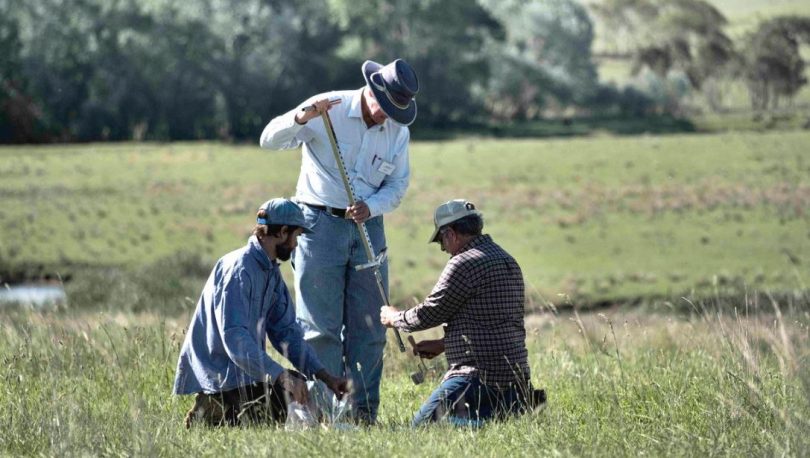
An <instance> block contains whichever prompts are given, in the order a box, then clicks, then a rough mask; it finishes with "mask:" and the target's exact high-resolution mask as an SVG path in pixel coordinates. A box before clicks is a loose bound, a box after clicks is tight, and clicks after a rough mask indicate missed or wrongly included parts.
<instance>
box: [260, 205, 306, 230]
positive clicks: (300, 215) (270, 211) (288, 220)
mask: <svg viewBox="0 0 810 458" xmlns="http://www.w3.org/2000/svg"><path fill="white" fill-rule="evenodd" d="M259 210H264V212H265V213H266V214H267V218H256V223H258V224H278V225H286V226H297V227H300V228H302V229H304V233H306V234H311V233H312V227H311V226H310V225H309V224H308V223H307V221H306V219H305V218H304V212H302V211H301V208H300V207H299V206H298V205H297V204H296V203H295V202H293V201H291V200H288V199H283V198H281V197H277V198H275V199H270V200H268V201H267V202H265V203H263V204H262V205H261V207H259Z"/></svg>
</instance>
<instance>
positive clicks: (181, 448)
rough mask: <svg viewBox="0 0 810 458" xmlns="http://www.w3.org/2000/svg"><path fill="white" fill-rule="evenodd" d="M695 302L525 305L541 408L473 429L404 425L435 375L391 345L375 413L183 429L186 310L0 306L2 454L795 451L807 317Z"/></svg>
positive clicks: (809, 379)
mask: <svg viewBox="0 0 810 458" xmlns="http://www.w3.org/2000/svg"><path fill="white" fill-rule="evenodd" d="M695 304H696V305H695V307H696V310H700V311H697V312H695V313H693V314H692V315H687V316H673V315H665V316H661V315H654V314H635V313H627V312H620V311H619V312H615V313H614V312H607V314H606V315H603V314H590V315H582V316H581V317H579V316H568V315H554V314H551V313H546V314H542V315H539V316H532V317H528V318H527V323H526V326H527V330H528V334H529V337H528V348H529V354H530V357H529V363H530V365H531V369H532V378H533V382H534V384H536V385H538V386H542V387H545V388H546V389H547V392H548V399H549V401H548V406H547V407H546V408H545V410H543V411H542V412H540V413H539V414H533V415H529V416H525V417H522V418H519V419H517V420H514V421H511V422H506V423H493V424H489V425H486V426H485V427H484V428H483V429H481V430H470V429H454V428H452V427H449V426H447V425H439V426H436V427H433V428H431V429H428V430H412V429H410V428H409V426H408V422H409V421H410V419H411V417H412V415H413V413H414V412H415V410H416V409H417V408H418V406H419V404H420V402H421V401H422V400H423V399H424V398H425V397H426V396H427V395H428V394H429V392H430V391H431V389H432V388H433V387H435V385H436V384H437V383H438V380H437V377H438V375H437V374H436V373H434V374H433V375H431V376H430V377H429V378H428V381H427V382H426V383H424V384H422V385H419V386H414V385H412V384H411V382H410V380H409V378H408V376H407V374H408V372H409V371H411V370H414V368H415V366H414V365H415V362H414V361H413V360H412V359H407V358H406V357H405V356H404V355H403V354H400V353H398V352H397V351H396V350H395V348H396V347H395V345H393V342H389V344H390V345H389V346H388V350H387V353H386V355H385V369H384V378H383V382H382V404H381V408H380V424H379V426H377V427H374V428H369V429H360V430H355V431H337V430H321V429H317V430H311V431H304V432H286V431H284V429H283V428H278V427H274V426H261V427H252V428H233V429H232V428H223V429H207V428H195V429H193V430H191V431H186V430H185V429H183V427H182V419H183V416H184V414H185V412H186V411H187V410H188V408H189V407H190V405H191V399H190V398H188V397H177V396H172V395H171V394H170V392H171V386H172V380H173V377H174V368H175V364H176V360H177V355H178V352H179V348H180V344H181V342H182V339H183V335H184V333H183V329H184V328H185V326H186V325H187V320H188V315H186V314H184V315H182V316H181V317H179V318H176V319H175V318H167V317H165V316H163V315H154V314H139V315H132V314H121V313H102V314H99V313H95V314H94V313H75V312H71V313H57V314H45V315H43V314H39V313H35V312H11V311H3V310H0V316H2V320H0V363H2V364H0V380H2V384H0V431H2V434H0V455H9V456H20V455H31V456H88V455H90V456H99V455H101V456H131V455H137V456H201V455H204V456H213V455H228V456H230V455H247V456H256V455H263V456H315V455H318V456H321V455H324V456H493V457H494V456H499V457H500V456H559V455H563V456H639V455H653V456H672V455H678V456H681V455H684V456H718V455H719V456H741V455H744V456H774V455H778V456H802V455H806V453H807V450H808V447H810V442H808V436H807V434H806V431H807V428H808V427H810V421H809V420H810V404H808V399H810V392H808V389H809V388H810V373H809V372H808V368H810V365H808V364H807V359H808V357H809V356H810V353H808V348H810V346H809V345H808V339H810V334H808V324H810V322H808V317H807V314H806V313H802V312H798V311H795V312H791V311H790V305H789V304H784V303H783V304H780V307H781V312H779V313H778V314H777V313H775V312H774V310H775V309H774V308H773V307H772V306H771V304H768V303H762V304H759V307H762V310H761V311H760V312H759V313H758V314H756V315H751V316H746V315H745V312H744V310H745V309H747V308H749V307H750V310H751V311H752V312H753V311H754V308H755V307H756V306H757V305H756V304H755V303H750V304H749V303H743V302H739V303H736V304H735V305H737V306H738V307H739V309H738V314H737V315H731V314H726V313H723V312H720V313H716V311H715V310H714V302H712V301H709V302H708V303H706V305H705V307H708V309H706V310H703V309H702V307H704V304H702V303H698V302H696V303H695ZM720 309H721V310H729V307H727V306H723V307H721V308H720ZM763 312H764V313H763ZM417 338H419V337H417ZM429 364H430V365H431V366H436V367H437V369H438V370H437V372H441V371H442V370H443V369H444V362H443V361H442V362H436V363H434V362H429Z"/></svg>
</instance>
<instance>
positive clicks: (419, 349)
mask: <svg viewBox="0 0 810 458" xmlns="http://www.w3.org/2000/svg"><path fill="white" fill-rule="evenodd" d="M411 345H413V354H414V355H416V356H420V357H422V358H425V359H433V358H435V357H437V356H439V355H441V354H442V353H444V339H437V340H422V341H420V342H413V341H412V342H411Z"/></svg>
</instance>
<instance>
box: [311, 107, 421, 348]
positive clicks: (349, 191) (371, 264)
mask: <svg viewBox="0 0 810 458" xmlns="http://www.w3.org/2000/svg"><path fill="white" fill-rule="evenodd" d="M314 109H315V107H314V106H308V107H305V108H304V111H312V110H314ZM321 117H322V118H323V124H324V126H325V127H326V136H327V137H329V143H330V144H331V145H332V153H333V154H334V155H335V162H336V163H337V166H338V170H340V177H341V178H343V187H344V188H346V195H347V196H348V198H349V206H354V204H355V203H356V202H357V198H356V197H355V193H354V188H353V187H352V184H351V183H350V182H349V175H348V174H347V173H346V165H345V164H344V163H343V155H342V154H340V148H339V147H338V144H337V141H336V140H335V130H334V128H333V127H332V120H331V119H329V113H328V112H327V111H326V110H324V111H323V112H322V113H321ZM355 223H356V224H357V229H358V230H359V231H360V235H361V237H360V238H361V239H362V240H363V248H365V250H366V257H367V258H368V262H367V263H365V264H361V265H359V266H356V267H355V270H365V269H373V270H374V278H375V279H376V280H377V289H379V290H380V297H382V300H383V305H386V306H390V305H391V303H390V302H388V295H387V294H385V288H384V287H383V279H382V274H381V273H380V266H381V265H382V263H383V262H385V257H386V253H385V252H383V253H380V254H379V255H378V256H375V255H374V248H373V247H372V246H371V238H370V237H369V235H368V231H367V230H366V224H365V223H359V222H355ZM393 329H394V335H395V336H396V337H397V344H398V345H399V351H400V352H404V351H405V344H404V343H403V342H402V336H400V335H399V330H398V329H397V328H393Z"/></svg>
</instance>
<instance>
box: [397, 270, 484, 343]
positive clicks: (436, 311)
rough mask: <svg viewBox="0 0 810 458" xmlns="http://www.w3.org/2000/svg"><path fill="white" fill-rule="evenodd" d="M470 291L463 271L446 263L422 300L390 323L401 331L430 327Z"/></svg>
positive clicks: (461, 304)
mask: <svg viewBox="0 0 810 458" xmlns="http://www.w3.org/2000/svg"><path fill="white" fill-rule="evenodd" d="M472 294H473V288H472V286H470V284H469V281H468V278H467V275H466V274H465V273H464V272H463V269H461V268H460V267H459V265H457V264H455V263H453V262H452V261H451V262H449V263H447V265H446V266H445V268H444V271H442V275H441V276H440V277H439V281H438V282H437V283H436V285H435V286H434V287H433V290H432V291H431V292H430V295H428V297H427V298H425V300H424V302H422V303H421V304H419V305H417V306H416V307H413V308H411V309H409V310H406V311H404V312H400V313H399V316H397V317H396V319H395V320H394V326H395V327H397V328H398V329H402V330H403V331H407V332H413V331H421V330H423V329H430V328H433V327H436V326H438V325H440V324H442V323H446V322H447V321H448V320H450V318H452V317H453V315H455V314H456V313H458V312H459V311H460V310H461V309H462V308H463V307H464V305H465V304H466V303H467V300H468V299H469V297H470V296H471V295H472Z"/></svg>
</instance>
